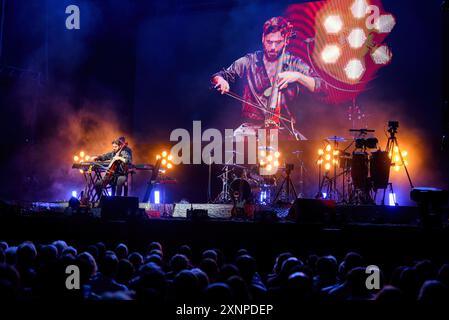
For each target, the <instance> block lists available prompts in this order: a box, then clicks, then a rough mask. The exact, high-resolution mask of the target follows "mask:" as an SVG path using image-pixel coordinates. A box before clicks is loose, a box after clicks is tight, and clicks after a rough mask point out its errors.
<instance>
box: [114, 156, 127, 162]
mask: <svg viewBox="0 0 449 320" xmlns="http://www.w3.org/2000/svg"><path fill="white" fill-rule="evenodd" d="M112 161H122V162H126V160H125V158H123V157H120V156H115V157H114V158H113V159H112Z"/></svg>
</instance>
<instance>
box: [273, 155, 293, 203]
mask: <svg viewBox="0 0 449 320" xmlns="http://www.w3.org/2000/svg"><path fill="white" fill-rule="evenodd" d="M293 168H294V166H293V164H287V165H286V166H285V177H284V180H283V181H282V183H281V185H280V186H279V190H278V192H277V193H276V196H275V197H274V200H273V203H275V202H276V201H277V200H278V198H279V195H280V194H281V192H282V191H284V192H285V197H286V198H287V202H290V201H291V200H290V196H291V195H292V196H294V198H293V200H295V199H296V198H298V194H297V193H296V189H295V186H294V185H293V182H292V179H291V177H290V174H291V173H292V171H293ZM284 185H285V189H284Z"/></svg>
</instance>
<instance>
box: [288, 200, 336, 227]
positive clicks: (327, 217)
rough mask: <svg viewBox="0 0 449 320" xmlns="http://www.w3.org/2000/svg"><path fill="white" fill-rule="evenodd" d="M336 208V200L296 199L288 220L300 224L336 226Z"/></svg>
mask: <svg viewBox="0 0 449 320" xmlns="http://www.w3.org/2000/svg"><path fill="white" fill-rule="evenodd" d="M336 207H337V206H336V203H335V201H334V200H321V199H296V200H295V202H294V203H293V205H292V207H291V208H290V210H289V212H288V216H287V219H288V220H293V221H296V222H298V223H316V224H327V225H329V224H335V222H336Z"/></svg>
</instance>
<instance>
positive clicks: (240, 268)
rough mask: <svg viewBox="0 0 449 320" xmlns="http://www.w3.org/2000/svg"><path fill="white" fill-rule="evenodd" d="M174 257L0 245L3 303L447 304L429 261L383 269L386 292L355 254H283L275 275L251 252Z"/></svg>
mask: <svg viewBox="0 0 449 320" xmlns="http://www.w3.org/2000/svg"><path fill="white" fill-rule="evenodd" d="M173 249H175V250H174V251H173V252H176V253H175V254H172V255H171V256H167V255H166V252H165V250H164V248H163V246H162V245H161V244H160V243H158V242H152V243H150V244H149V245H148V246H147V249H146V251H145V252H138V251H132V252H131V251H130V249H129V248H128V246H127V245H126V244H124V243H119V244H117V245H116V246H114V247H112V248H108V247H107V246H106V245H105V244H104V243H102V242H98V243H96V244H92V245H89V246H87V247H85V248H83V250H78V249H77V248H75V247H74V246H70V245H68V244H67V243H66V242H65V241H62V240H58V241H54V242H53V243H51V244H35V243H33V242H29V241H27V242H23V243H21V244H18V245H12V244H8V243H7V242H0V299H14V300H47V299H78V300H82V301H84V300H138V301H147V302H149V303H153V304H155V305H161V304H166V303H167V304H169V303H175V304H176V303H190V304H196V303H204V304H208V303H210V304H213V303H218V304H223V303H239V304H247V303H273V304H276V303H279V304H282V303H285V304H289V303H297V302H298V301H318V302H320V301H324V302H326V301H347V300H376V301H382V302H399V301H401V302H407V301H424V302H444V301H449V289H448V288H449V264H443V265H442V266H438V265H436V264H434V263H433V262H432V261H430V260H421V261H416V262H415V263H414V264H412V265H404V266H397V267H396V268H395V269H394V270H392V272H389V273H388V274H386V272H383V271H382V267H381V266H379V267H380V275H381V277H380V278H381V281H380V287H378V288H369V286H367V284H366V282H367V281H366V279H367V276H368V275H369V274H367V272H366V267H367V265H366V262H365V259H364V257H363V256H362V255H360V254H359V253H356V252H348V253H347V254H346V255H345V256H344V257H342V259H340V260H339V259H337V258H336V257H334V256H332V255H326V256H317V255H308V256H307V257H298V256H295V255H294V254H292V253H290V252H283V253H280V254H279V255H278V256H277V257H275V258H274V260H273V266H272V271H271V272H265V273H263V272H260V271H258V265H257V261H256V258H255V257H254V256H252V255H251V252H249V251H248V250H245V249H240V250H238V251H237V252H235V255H234V256H226V257H225V256H224V254H223V252H222V251H221V250H220V249H216V248H213V249H208V250H205V251H203V252H195V251H194V248H191V247H190V246H188V245H183V246H180V247H179V248H173ZM194 254H195V255H194ZM194 257H199V258H198V259H196V258H194ZM71 265H74V266H77V267H78V270H79V276H80V277H79V283H80V286H79V289H76V288H75V289H73V288H72V289H69V288H68V286H67V279H68V276H69V274H68V273H67V267H68V266H71ZM72 280H73V279H72Z"/></svg>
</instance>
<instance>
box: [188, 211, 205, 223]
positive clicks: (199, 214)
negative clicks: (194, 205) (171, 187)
mask: <svg viewBox="0 0 449 320" xmlns="http://www.w3.org/2000/svg"><path fill="white" fill-rule="evenodd" d="M186 217H187V219H189V220H206V219H209V215H208V212H207V210H205V209H187V212H186Z"/></svg>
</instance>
